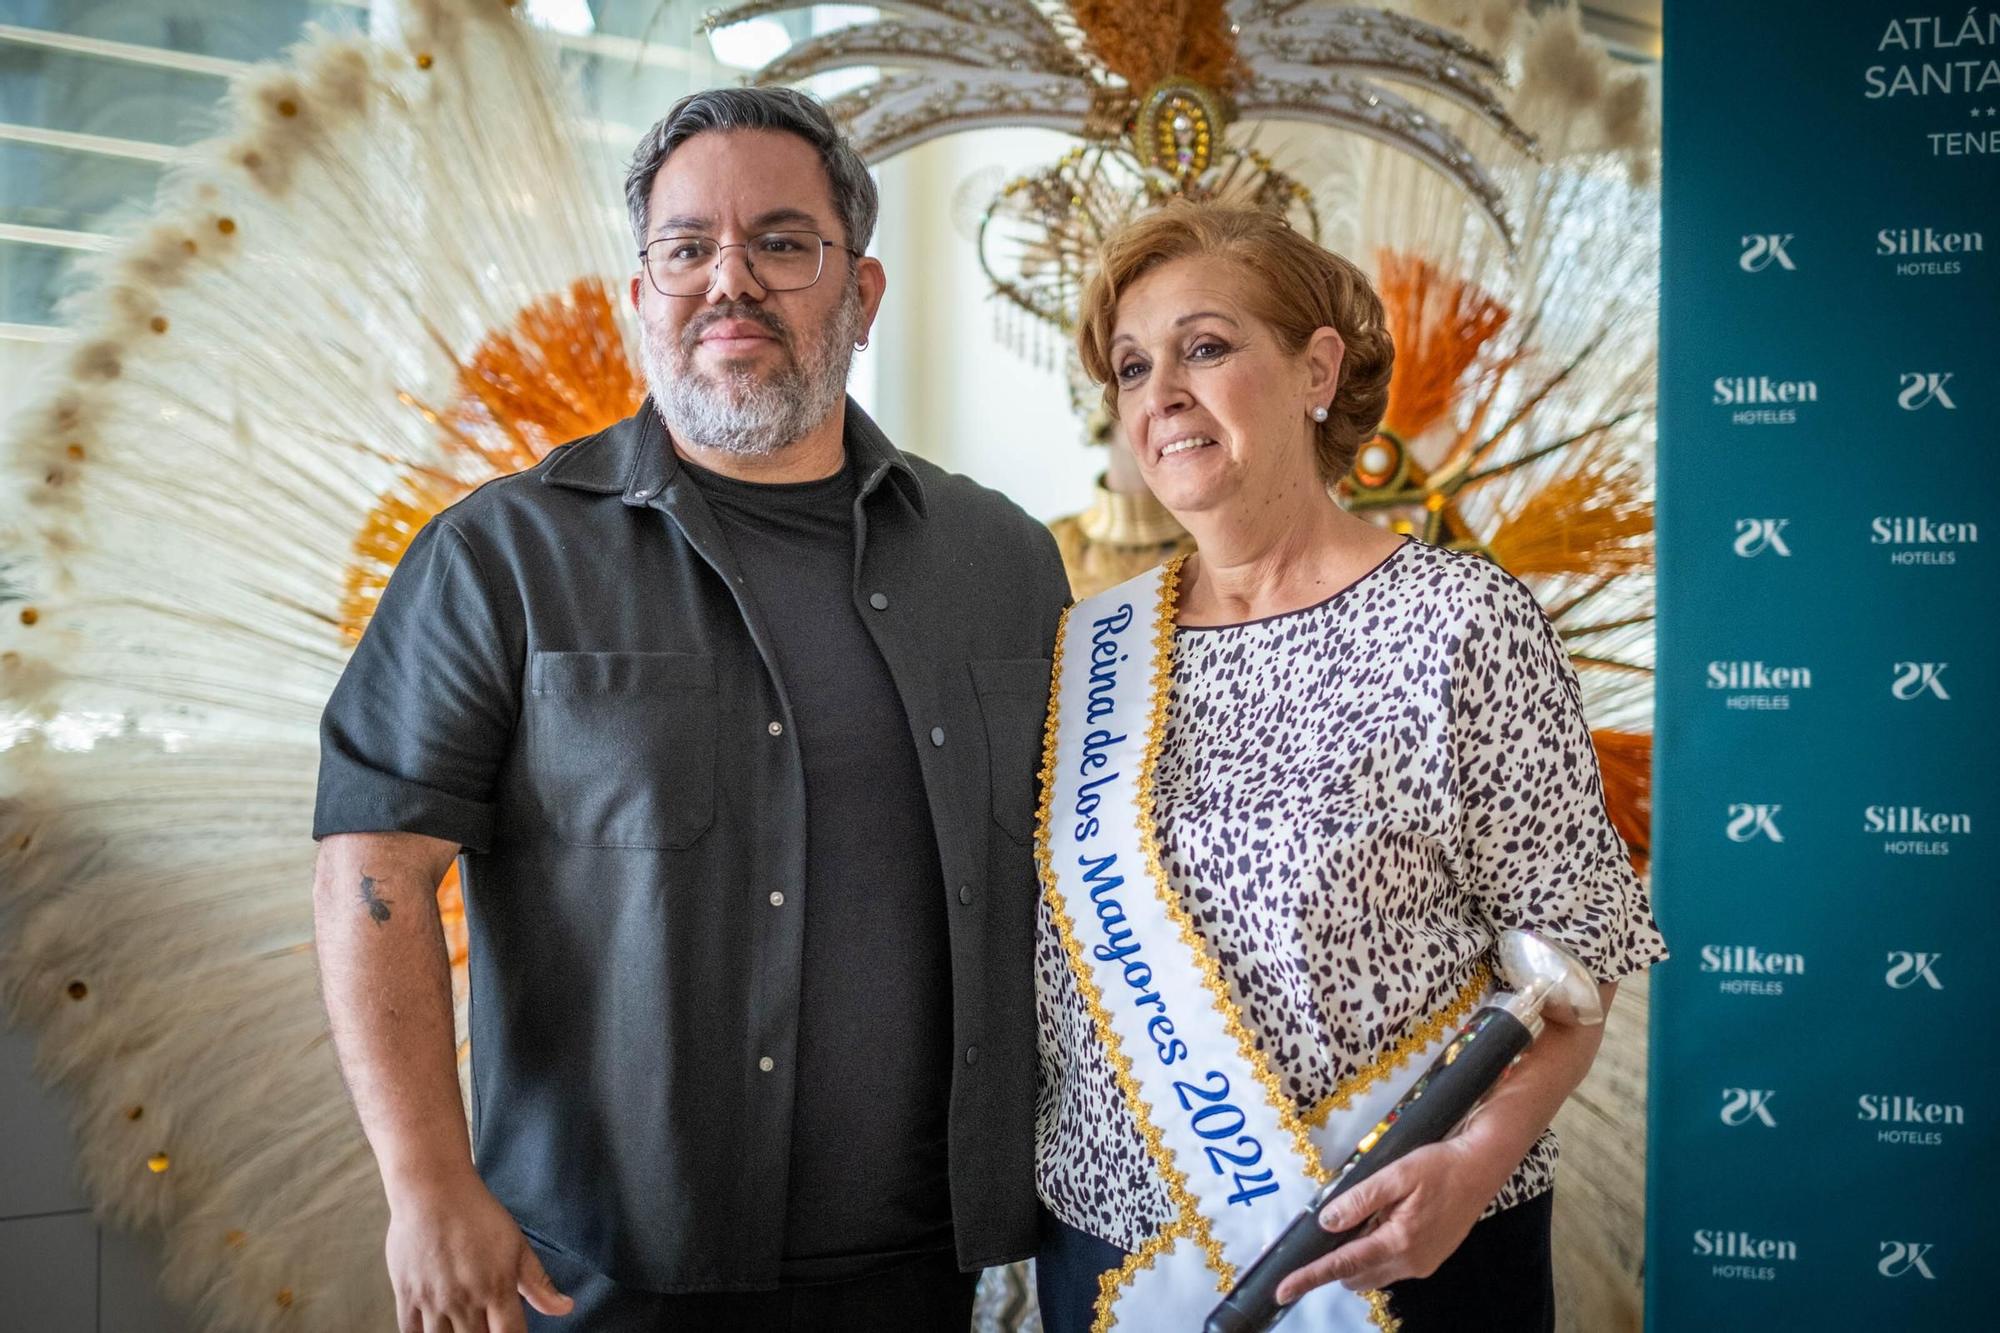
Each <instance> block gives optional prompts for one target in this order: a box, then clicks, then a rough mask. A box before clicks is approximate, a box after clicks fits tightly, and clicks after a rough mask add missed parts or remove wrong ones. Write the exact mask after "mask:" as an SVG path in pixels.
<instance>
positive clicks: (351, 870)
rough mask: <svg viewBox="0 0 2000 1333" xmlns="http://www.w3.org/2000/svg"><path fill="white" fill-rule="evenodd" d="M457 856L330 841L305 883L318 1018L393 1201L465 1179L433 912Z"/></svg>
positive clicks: (382, 841)
mask: <svg viewBox="0 0 2000 1333" xmlns="http://www.w3.org/2000/svg"><path fill="white" fill-rule="evenodd" d="M457 850H458V849H457V848H456V847H455V846H454V845H452V844H451V843H448V842H443V841H440V840H439V839H436V838H426V837H421V836H419V835H416V834H408V833H379V834H378V833H353V834H336V835H334V836H331V837H328V838H326V839H325V840H324V841H322V842H321V844H320V849H319V860H318V864H317V867H316V871H315V874H314V883H313V917H314V923H315V936H316V940H317V946H318V953H319V967H320V986H321V990H322V992H323V993H324V995H325V997H326V1009H327V1017H328V1020H329V1022H330V1024H331V1027H332V1030H333V1040H334V1046H335V1049H336V1050H337V1051H338V1052H339V1055H340V1067H341V1072H342V1074H343V1075H344V1076H345V1077H346V1079H347V1087H348V1092H349V1094H350V1095H351V1096H352V1097H353V1098H354V1107H355V1110H356V1111H357V1112H358V1113H359V1114H360V1117H361V1127H362V1129H363V1131H364V1132H366V1134H367V1135H368V1142H369V1145H370V1146H371V1147H372V1148H373V1149H374V1151H375V1160H376V1163H377V1165H378V1166H379V1167H380V1169H381V1172H382V1181H383V1184H384V1186H385V1188H386V1189H387V1190H388V1192H389V1194H390V1197H391V1199H392V1201H393V1199H394V1198H395V1196H396V1195H397V1194H399V1193H402V1192H405V1191H407V1190H411V1189H419V1188H424V1187H426V1186H428V1185H433V1184H441V1183H449V1182H451V1181H453V1180H454V1179H455V1178H457V1177H460V1176H463V1175H466V1174H469V1173H470V1171H471V1168H472V1147H471V1142H470V1140H469V1139H468V1137H467V1135H466V1128H465V1113H464V1109H463V1103H462V1102H461V1101H460V1098H459V1089H458V1062H457V1054H456V1043H455V1039H454V1035H453V1031H452V1005H451V963H450V959H449V957H448V956H447V954H446V950H445V941H444V928H443V926H442V924H441V922H440V921H439V918H438V909H437V886H438V881H439V880H441V879H442V878H443V877H444V873H445V871H446V870H447V869H449V868H450V865H451V861H452V858H453V856H455V855H456V854H457Z"/></svg>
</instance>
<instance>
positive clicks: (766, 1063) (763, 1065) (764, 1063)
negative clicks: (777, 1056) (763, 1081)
mask: <svg viewBox="0 0 2000 1333" xmlns="http://www.w3.org/2000/svg"><path fill="white" fill-rule="evenodd" d="M777 1067H778V1062H777V1061H776V1060H773V1059H772V1058H771V1057H770V1056H768V1055H767V1056H765V1057H764V1058H763V1059H761V1060H759V1061H758V1062H757V1068H759V1069H761V1070H763V1071H764V1072H765V1073H767V1074H768V1073H770V1072H771V1071H772V1070H773V1069H776V1068H777Z"/></svg>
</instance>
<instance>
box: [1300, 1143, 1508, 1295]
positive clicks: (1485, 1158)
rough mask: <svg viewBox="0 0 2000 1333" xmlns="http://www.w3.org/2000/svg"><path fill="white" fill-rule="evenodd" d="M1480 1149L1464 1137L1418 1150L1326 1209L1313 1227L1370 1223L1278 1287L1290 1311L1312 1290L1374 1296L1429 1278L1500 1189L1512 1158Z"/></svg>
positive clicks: (1330, 1228)
mask: <svg viewBox="0 0 2000 1333" xmlns="http://www.w3.org/2000/svg"><path fill="white" fill-rule="evenodd" d="M1494 1157H1495V1154H1494V1153H1493V1152H1492V1150H1491V1148H1490V1147H1489V1146H1487V1145H1483V1144H1480V1143H1478V1142H1475V1141H1471V1140H1468V1139H1467V1138H1465V1137H1464V1136H1459V1137H1455V1138H1449V1139H1446V1140H1444V1141H1443V1142H1441V1143H1433V1144H1430V1145H1428V1146H1426V1147H1422V1148H1418V1149H1416V1150H1415V1151H1413V1152H1411V1153H1410V1155H1409V1156H1407V1157H1404V1158H1403V1159H1402V1160H1400V1161H1398V1162H1396V1163H1394V1164H1392V1165H1390V1166H1386V1167H1384V1168H1382V1170H1381V1171H1379V1172H1377V1173H1376V1174H1375V1175H1373V1176H1370V1177H1369V1178H1368V1179H1367V1180H1364V1181H1362V1182H1361V1183H1360V1184H1359V1185H1356V1186H1355V1187H1354V1188H1353V1189H1351V1190H1349V1191H1347V1193H1345V1194H1343V1195H1341V1196H1340V1197H1339V1198H1338V1199H1335V1200H1334V1201H1333V1202H1332V1203H1330V1204H1328V1205H1327V1207H1326V1211H1324V1212H1323V1213H1321V1214H1320V1225H1321V1226H1323V1227H1325V1228H1326V1229H1327V1230H1328V1231H1345V1230H1347V1229H1348V1228H1350V1227H1353V1226H1356V1225H1358V1224H1360V1223H1361V1222H1363V1221H1365V1220H1366V1219H1368V1218H1370V1217H1373V1218H1374V1219H1375V1224H1374V1226H1373V1227H1371V1228H1370V1229H1369V1230H1368V1231H1367V1232H1366V1233H1365V1234H1363V1235H1360V1236H1357V1237H1355V1238H1354V1239H1353V1240H1351V1241H1349V1242H1348V1243H1347V1244H1345V1245H1343V1246H1341V1247H1340V1248H1339V1249H1337V1250H1335V1251H1334V1252H1333V1253H1332V1254H1329V1255H1327V1256H1326V1257H1325V1258H1323V1259H1319V1260H1316V1261H1315V1262H1313V1263H1310V1264H1307V1265H1306V1266H1305V1267H1304V1268H1301V1269H1299V1270H1297V1271H1296V1272H1294V1273H1293V1274H1292V1275H1291V1276H1289V1277H1287V1278H1286V1279H1285V1280H1284V1281H1283V1282H1282V1283H1280V1284H1279V1286H1278V1300H1279V1301H1280V1302H1282V1303H1283V1304H1286V1305H1290V1304H1291V1303H1292V1302H1293V1301H1296V1300H1297V1299H1298V1298H1299V1297H1301V1296H1303V1295H1305V1294H1306V1293H1307V1292H1309V1291H1311V1290H1312V1289H1313V1288H1315V1287H1321V1286H1324V1285H1326V1284H1327V1283H1329V1282H1339V1283H1341V1284H1342V1285H1344V1286H1346V1287H1347V1288H1348V1289H1349V1290H1350V1291H1379V1290H1380V1289H1382V1288H1383V1287H1386V1286H1388V1285H1389V1284H1390V1283H1391V1282H1400V1281H1402V1280H1403V1279H1404V1278H1407V1277H1429V1276H1430V1275H1431V1274H1432V1273H1435V1272H1436V1271H1437V1270H1438V1265H1440V1264H1442V1263H1443V1262H1444V1261H1445V1260H1446V1259H1449V1258H1450V1257H1451V1255H1452V1253H1453V1252H1454V1251H1455V1250H1457V1249H1458V1247H1459V1245H1460V1243H1461V1242H1463V1241H1464V1240H1465V1237H1466V1234H1467V1233H1468V1232H1470V1231H1471V1230H1472V1224H1473V1223H1475V1222H1477V1221H1478V1220H1479V1215H1480V1214H1481V1213H1483V1212H1485V1211H1486V1205H1487V1204H1489V1203H1491V1202H1493V1198H1494V1196H1495V1195H1496V1194H1498V1193H1499V1192H1500V1187H1501V1186H1502V1185H1504V1184H1506V1183H1507V1177H1508V1176H1510V1175H1512V1174H1513V1171H1514V1168H1515V1166H1516V1165H1518V1159H1517V1158H1516V1159H1509V1160H1506V1161H1495V1160H1494Z"/></svg>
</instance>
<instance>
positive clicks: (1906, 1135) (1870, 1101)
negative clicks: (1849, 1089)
mask: <svg viewBox="0 0 2000 1333" xmlns="http://www.w3.org/2000/svg"><path fill="white" fill-rule="evenodd" d="M1854 1119H1855V1123H1857V1124H1859V1125H1862V1126H1863V1127H1865V1128H1867V1129H1872V1130H1874V1131H1875V1142H1877V1143H1890V1144H1895V1145H1896V1146H1898V1147H1902V1148H1941V1147H1943V1146H1944V1139H1945V1133H1946V1131H1948V1130H1953V1129H1963V1128H1965V1108H1964V1107H1963V1106H1960V1105H1959V1104H1958V1103H1957V1102H1933V1101H1926V1100H1924V1099H1923V1098H1922V1097H1912V1096H1910V1095H1909V1094H1908V1093H1903V1092H1864V1093H1862V1094H1861V1095H1860V1096H1859V1097H1856V1098H1855V1099H1854Z"/></svg>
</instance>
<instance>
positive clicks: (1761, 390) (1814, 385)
mask: <svg viewBox="0 0 2000 1333" xmlns="http://www.w3.org/2000/svg"><path fill="white" fill-rule="evenodd" d="M1711 395H1712V396H1711V398H1710V401H1711V402H1712V403H1714V405H1715V406H1717V407H1727V408H1729V409H1731V410H1730V413H1729V423H1730V424H1731V425H1732V426H1791V425H1796V424H1797V423H1798V420H1799V410H1800V409H1801V408H1802V407H1804V406H1805V405H1807V404H1810V403H1817V402H1818V401H1819V383H1818V381H1816V380H1783V379H1773V378H1771V376H1769V375H1718V376H1716V377H1715V379H1714V381H1713V383H1712V385H1711Z"/></svg>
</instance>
